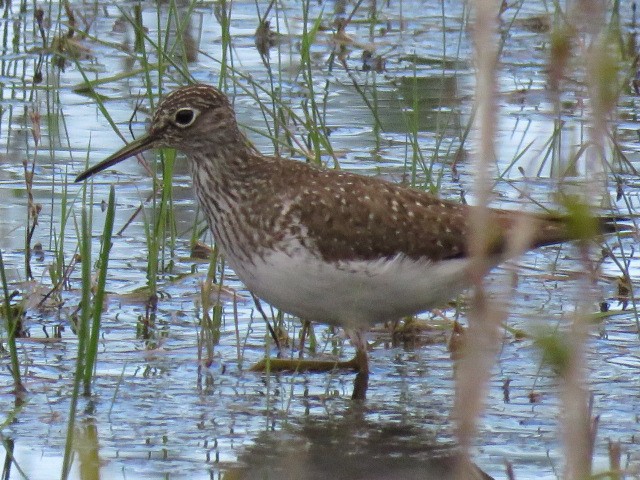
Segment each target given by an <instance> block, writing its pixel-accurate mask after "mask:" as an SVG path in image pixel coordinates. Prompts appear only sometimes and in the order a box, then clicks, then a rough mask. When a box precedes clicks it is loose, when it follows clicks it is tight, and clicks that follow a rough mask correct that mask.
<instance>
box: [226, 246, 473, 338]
mask: <svg viewBox="0 0 640 480" xmlns="http://www.w3.org/2000/svg"><path fill="white" fill-rule="evenodd" d="M299 253H300V251H298V253H297V254H296V255H293V256H292V255H289V254H287V253H284V252H275V253H271V254H269V255H265V256H264V257H263V258H256V259H254V261H253V262H252V263H251V264H247V263H243V264H242V265H234V263H235V262H233V261H231V266H232V267H233V268H234V270H235V271H236V274H237V275H238V277H239V278H240V280H242V281H243V282H244V283H245V285H246V286H247V288H248V289H249V290H251V291H252V292H253V293H254V294H255V295H257V296H259V297H261V298H263V299H264V300H266V301H267V302H269V303H270V304H271V305H273V306H275V307H277V308H279V309H281V310H284V311H285V312H287V313H290V314H293V315H296V316H298V317H300V318H303V319H306V320H311V321H315V322H322V323H329V324H334V325H341V326H346V327H351V328H358V327H367V326H369V325H371V324H374V323H379V322H384V321H389V320H396V319H399V318H401V317H403V316H406V315H412V314H415V313H418V312H421V311H424V310H428V309H430V308H434V307H436V306H438V305H441V304H442V303H444V302H446V301H447V300H449V299H450V298H451V297H453V296H454V295H456V294H457V293H459V292H460V291H461V290H463V289H464V288H466V287H467V286H468V282H467V278H468V267H469V261H468V260H465V259H453V260H446V261H443V262H436V263H434V262H430V261H426V260H413V259H410V258H408V257H405V256H401V255H398V256H395V257H393V258H391V259H379V260H374V261H364V260H357V261H341V262H337V263H326V262H324V261H322V259H321V258H320V257H317V256H315V255H312V254H308V253H307V254H299Z"/></svg>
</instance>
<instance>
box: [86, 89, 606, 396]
mask: <svg viewBox="0 0 640 480" xmlns="http://www.w3.org/2000/svg"><path fill="white" fill-rule="evenodd" d="M156 147H170V148H175V149H177V150H179V151H181V152H182V153H184V154H185V156H186V159H187V162H188V164H189V168H190V172H191V175H192V177H193V184H194V187H195V192H196V196H197V200H198V202H199V205H200V207H201V209H202V210H203V211H204V213H205V215H206V218H207V221H208V224H209V227H210V228H211V231H212V233H213V236H214V238H215V241H216V242H217V245H218V246H219V248H220V250H221V252H222V253H223V254H224V256H225V258H226V260H227V262H228V264H229V265H230V266H231V268H233V270H234V271H235V272H236V274H237V276H238V278H239V279H240V280H241V281H242V282H243V283H244V284H245V285H246V286H247V288H248V289H249V290H250V291H251V292H253V293H254V294H255V295H257V296H258V297H261V298H263V299H264V300H266V301H267V302H269V303H270V304H271V305H273V306H275V307H277V308H279V309H281V310H283V311H285V312H287V313H290V314H293V315H296V316H298V317H300V318H302V319H305V320H311V321H314V322H321V323H326V324H331V325H337V326H341V327H344V328H345V329H347V330H348V331H351V332H355V334H353V335H352V340H354V345H355V347H356V351H357V355H356V358H359V368H360V373H361V374H364V375H365V378H366V377H367V376H368V362H367V353H366V347H367V346H366V342H365V340H364V338H363V336H362V332H363V330H365V329H367V328H369V327H370V326H371V325H373V324H376V323H381V322H386V321H393V320H397V319H399V318H402V317H406V316H410V315H414V314H417V313H419V312H422V311H425V310H428V309H431V308H434V307H436V306H439V305H441V304H442V303H443V302H445V301H447V300H449V299H451V298H452V297H453V296H455V295H456V294H457V293H459V292H461V291H462V290H464V289H465V288H466V287H468V286H469V278H470V271H471V268H472V266H473V263H474V257H472V256H471V255H470V253H469V247H468V244H469V236H470V235H471V230H470V217H472V216H473V215H474V214H475V213H476V212H477V208H478V207H474V206H469V205H463V204H459V203H456V202H452V201H448V200H443V199H440V198H438V197H437V196H435V195H432V194H430V193H427V192H424V191H418V190H414V189H411V188H406V187H403V186H400V185H396V184H393V183H390V182H386V181H383V180H380V179H378V178H374V177H367V176H361V175H356V174H353V173H348V172H344V171H339V170H329V169H321V168H316V167H314V166H312V165H310V164H307V163H304V162H300V161H296V160H291V159H286V158H281V157H274V156H267V155H262V154H261V153H259V152H258V151H257V150H256V149H255V148H254V147H253V146H252V145H251V144H250V143H249V141H248V140H247V138H246V137H245V136H244V134H243V133H242V132H241V131H240V129H239V128H238V125H237V123H236V116H235V112H234V110H233V108H232V106H231V104H230V102H229V99H228V98H227V96H226V95H225V94H224V93H222V92H221V91H219V90H218V89H216V88H214V87H211V86H208V85H203V84H196V85H190V86H186V87H181V88H178V89H177V90H175V91H173V92H172V93H170V94H169V95H167V96H166V98H164V100H162V101H161V102H160V103H159V105H158V108H157V110H156V112H155V114H154V115H153V119H152V121H151V125H150V127H149V130H148V132H147V134H146V135H144V136H142V137H140V138H138V139H137V140H135V141H133V142H131V143H130V144H128V145H127V146H125V147H124V148H122V149H121V150H119V151H118V152H116V153H114V154H113V155H111V156H110V157H108V158H107V159H105V160H104V161H102V162H100V163H98V164H97V165H94V166H93V167H91V168H89V169H88V170H86V171H85V172H83V173H81V174H80V175H78V177H77V178H76V181H77V182H79V181H82V180H85V179H86V178H88V177H90V176H92V175H94V174H95V173H97V172H100V171H102V170H104V169H106V168H108V167H110V166H112V165H114V164H116V163H118V162H120V161H122V160H125V159H126V158H129V157H131V156H133V155H136V154H138V153H141V152H143V151H145V150H148V149H151V148H156ZM523 219H524V220H526V222H527V223H528V224H529V225H530V226H531V235H530V239H529V242H528V243H527V244H526V245H525V248H536V247H539V246H542V245H549V244H555V243H560V242H565V241H568V240H572V239H575V238H576V233H575V230H574V229H571V228H568V226H567V219H566V218H565V217H563V216H561V215H551V214H546V213H540V214H535V213H522V212H514V211H507V210H498V209H491V210H489V220H490V222H491V223H490V224H491V235H490V238H489V245H488V248H487V257H486V259H485V260H486V261H488V263H489V266H495V265H497V264H499V263H500V262H502V261H504V260H505V259H506V257H507V256H508V244H509V241H508V239H509V237H510V235H512V233H513V229H514V228H515V227H516V225H517V224H519V223H518V222H521V221H522V220H523ZM615 220H616V219H615V217H602V218H600V219H599V222H598V223H599V225H600V230H601V232H602V233H607V232H614V231H616V224H615ZM364 388H365V391H366V382H365V387H364ZM360 395H362V393H359V394H358V395H357V396H360Z"/></svg>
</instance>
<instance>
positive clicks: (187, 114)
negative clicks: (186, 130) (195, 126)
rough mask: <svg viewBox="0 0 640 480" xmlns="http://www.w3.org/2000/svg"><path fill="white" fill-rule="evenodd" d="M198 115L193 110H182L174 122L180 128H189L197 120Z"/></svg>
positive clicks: (178, 112) (177, 113)
mask: <svg viewBox="0 0 640 480" xmlns="http://www.w3.org/2000/svg"><path fill="white" fill-rule="evenodd" d="M196 113H197V111H196V110H194V109H193V108H181V109H180V110H178V111H177V112H176V115H175V117H174V120H175V122H176V124H177V125H178V126H179V127H188V126H190V125H191V124H192V123H193V121H194V120H195V119H196Z"/></svg>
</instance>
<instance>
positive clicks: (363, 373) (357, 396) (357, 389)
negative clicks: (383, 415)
mask: <svg viewBox="0 0 640 480" xmlns="http://www.w3.org/2000/svg"><path fill="white" fill-rule="evenodd" d="M347 333H348V335H349V338H350V339H351V343H352V344H353V346H354V348H355V349H356V356H355V358H354V359H353V360H352V361H353V363H354V364H355V365H356V368H357V370H358V373H357V374H356V378H355V379H354V381H353V393H352V394H351V398H352V399H353V400H360V401H362V400H366V398H367V388H368V387H369V353H368V351H367V350H368V348H369V344H368V343H367V339H366V338H365V332H364V331H363V330H350V331H348V332H347Z"/></svg>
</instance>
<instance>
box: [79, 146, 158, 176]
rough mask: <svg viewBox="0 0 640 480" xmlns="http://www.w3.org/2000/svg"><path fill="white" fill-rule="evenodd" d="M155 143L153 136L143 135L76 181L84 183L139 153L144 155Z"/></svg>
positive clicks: (87, 170)
mask: <svg viewBox="0 0 640 480" xmlns="http://www.w3.org/2000/svg"><path fill="white" fill-rule="evenodd" d="M155 142H156V139H155V138H154V137H152V136H151V135H149V134H146V135H143V136H141V137H140V138H138V139H137V140H134V141H133V142H131V143H129V144H128V145H125V146H124V147H122V148H121V149H120V150H118V151H117V152H116V153H114V154H113V155H111V156H109V157H107V158H105V159H104V160H103V161H101V162H100V163H96V164H95V165H94V166H93V167H89V168H87V169H86V170H85V171H84V172H82V173H81V174H80V175H78V176H77V177H76V180H75V181H76V182H82V181H83V180H86V179H87V178H89V177H91V176H92V175H95V174H96V173H98V172H101V171H102V170H105V169H107V168H109V167H111V166H113V165H115V164H116V163H119V162H121V161H123V160H126V159H127V158H129V157H132V156H134V155H137V154H138V153H142V152H144V151H145V150H149V149H150V148H152V147H153V146H154V144H155Z"/></svg>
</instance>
